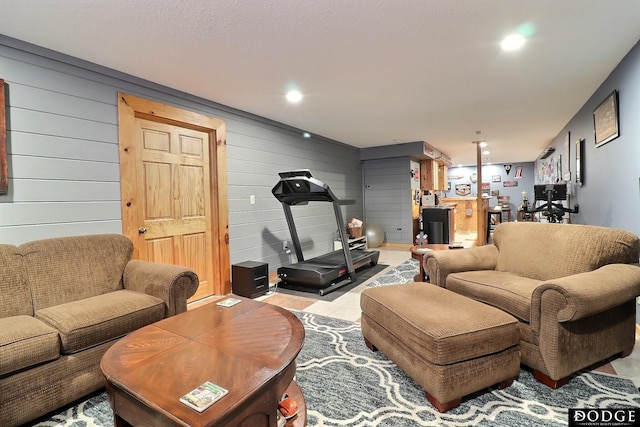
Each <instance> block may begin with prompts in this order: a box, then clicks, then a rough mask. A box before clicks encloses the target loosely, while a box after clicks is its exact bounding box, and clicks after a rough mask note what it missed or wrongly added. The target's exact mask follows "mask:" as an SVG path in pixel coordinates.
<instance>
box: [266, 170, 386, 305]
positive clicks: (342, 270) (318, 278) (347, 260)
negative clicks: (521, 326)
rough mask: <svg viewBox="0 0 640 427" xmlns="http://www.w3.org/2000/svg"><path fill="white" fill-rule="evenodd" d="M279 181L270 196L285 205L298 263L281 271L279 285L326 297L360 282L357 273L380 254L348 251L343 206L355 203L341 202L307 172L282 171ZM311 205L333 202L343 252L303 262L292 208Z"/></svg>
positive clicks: (372, 262) (279, 271)
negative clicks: (343, 287)
mask: <svg viewBox="0 0 640 427" xmlns="http://www.w3.org/2000/svg"><path fill="white" fill-rule="evenodd" d="M279 175H280V181H279V182H278V183H277V184H276V185H275V187H273V189H272V190H271V193H272V194H273V195H274V196H275V197H276V199H278V200H279V201H280V203H282V208H283V209H284V215H285V217H286V219H287V225H288V226H289V232H290V233H291V241H292V243H293V247H294V249H295V251H296V257H297V258H298V262H297V263H294V264H288V265H283V266H282V267H280V268H278V277H279V279H280V282H279V285H280V286H283V287H285V288H288V289H295V290H300V291H306V292H317V293H319V294H320V295H326V294H328V293H329V292H333V291H335V290H336V289H339V288H341V287H342V286H345V285H348V284H350V283H353V282H355V281H356V279H357V274H356V270H357V269H359V268H360V267H364V266H366V265H371V266H374V265H376V264H377V263H378V258H379V257H380V252H378V251H365V250H361V249H354V250H349V243H348V240H347V232H346V228H345V222H344V220H343V218H342V212H341V210H340V205H346V204H350V203H353V202H352V201H343V200H339V199H338V198H337V197H336V196H335V194H333V192H332V191H331V189H330V188H329V186H328V185H326V184H325V183H323V182H321V181H319V180H317V179H315V178H313V177H312V176H311V172H309V170H308V169H301V170H294V171H289V172H280V173H279ZM309 202H330V203H331V204H332V205H333V211H334V213H335V216H336V222H337V224H338V231H339V234H340V241H341V242H342V249H340V250H337V251H334V252H331V253H328V254H326V255H321V256H318V257H315V258H312V259H309V260H305V259H304V255H303V254H302V247H301V245H300V239H299V238H298V232H297V230H296V226H295V223H294V220H293V215H292V213H291V206H296V205H306V204H308V203H309Z"/></svg>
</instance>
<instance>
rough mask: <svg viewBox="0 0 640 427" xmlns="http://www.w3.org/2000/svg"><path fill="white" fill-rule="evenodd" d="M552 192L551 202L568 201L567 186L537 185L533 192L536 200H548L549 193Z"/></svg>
mask: <svg viewBox="0 0 640 427" xmlns="http://www.w3.org/2000/svg"><path fill="white" fill-rule="evenodd" d="M549 191H551V200H567V184H566V183H564V184H536V185H534V186H533V192H534V195H535V198H536V200H545V201H546V200H548V196H547V193H548V192H549Z"/></svg>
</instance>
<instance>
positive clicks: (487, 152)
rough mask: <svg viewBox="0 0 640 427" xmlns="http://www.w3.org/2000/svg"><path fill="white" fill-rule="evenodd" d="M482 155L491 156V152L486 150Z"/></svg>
mask: <svg viewBox="0 0 640 427" xmlns="http://www.w3.org/2000/svg"><path fill="white" fill-rule="evenodd" d="M482 154H484V155H485V156H488V155H489V154H491V151H489V150H484V151H483V152H482Z"/></svg>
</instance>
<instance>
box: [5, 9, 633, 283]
mask: <svg viewBox="0 0 640 427" xmlns="http://www.w3.org/2000/svg"><path fill="white" fill-rule="evenodd" d="M626 6H629V4H627V5H626ZM566 25H567V27H571V28H570V29H571V30H572V31H575V33H577V34H578V35H579V33H580V31H581V30H582V29H581V28H580V26H574V25H573V23H572V22H567V23H566ZM607 25H610V26H612V27H615V22H611V23H608V24H607ZM2 28H3V29H4V28H5V27H4V26H3V27H2ZM79 41H80V40H79ZM578 42H579V41H578ZM631 46H633V47H632V48H631V49H630V50H629V51H628V53H626V54H625V55H623V57H621V58H620V61H619V63H618V64H617V65H615V66H613V67H612V68H611V69H610V71H609V72H607V73H605V74H603V75H602V79H601V81H600V83H599V84H598V85H597V86H595V87H594V88H593V90H592V92H591V93H590V94H589V95H588V96H585V97H584V100H583V101H582V102H581V103H580V104H576V108H575V109H574V110H573V111H572V112H571V115H570V116H567V117H566V120H565V121H564V122H563V124H562V125H561V126H560V127H559V128H558V129H557V131H556V132H555V133H554V134H552V135H548V138H546V140H545V141H544V144H543V146H541V147H540V149H538V150H537V151H536V152H537V153H539V154H541V153H542V152H543V150H544V149H545V148H547V147H553V148H555V152H556V153H564V152H565V149H566V143H567V141H568V142H569V147H570V149H569V153H570V156H569V159H568V160H569V170H570V171H571V172H572V175H571V178H570V181H571V189H572V194H571V203H572V205H576V204H579V206H580V210H579V212H578V213H576V214H572V215H571V222H572V223H576V224H587V225H598V226H605V227H613V228H620V229H623V230H627V231H630V232H632V233H634V234H638V235H640V224H639V223H638V221H637V212H638V211H639V210H640V197H639V196H638V195H639V194H640V189H639V185H640V183H639V182H638V179H639V175H638V172H637V171H638V167H637V161H636V159H638V158H640V147H639V146H638V144H637V143H636V140H637V139H638V137H640V124H638V121H637V120H636V119H635V118H636V116H637V115H638V113H639V112H640V92H639V91H638V87H640V46H638V44H637V37H636V39H635V40H634V41H633V43H631ZM567 55H568V56H570V53H567ZM157 60H158V64H161V61H162V60H164V59H163V58H158V59H157ZM580 60H582V61H584V65H583V66H584V67H585V68H587V67H589V62H588V61H587V60H586V58H580ZM0 70H1V71H0V78H2V79H4V83H5V92H6V93H5V105H6V123H7V126H6V130H7V160H8V179H9V181H8V182H9V184H8V189H7V190H8V191H7V194H4V195H0V212H1V214H0V218H1V219H0V243H9V244H17V245H18V244H22V243H24V242H28V241H32V240H38V239H45V238H51V237H60V236H73V235H84V234H97V233H115V234H122V233H123V213H122V212H123V206H122V205H123V202H124V200H123V197H122V188H121V172H120V156H121V152H120V147H119V133H118V130H119V129H118V123H119V122H118V104H119V99H118V94H119V93H126V94H132V95H133V96H135V97H139V98H145V99H149V100H152V101H154V102H157V103H162V104H167V105H171V106H175V107H179V108H181V109H184V110H188V111H194V112H197V113H199V114H203V115H207V116H212V117H215V118H218V119H221V120H224V122H225V125H226V141H225V142H226V154H225V155H226V157H225V161H226V165H225V167H226V174H225V176H226V193H227V194H228V199H227V207H228V214H227V216H228V235H227V236H226V237H227V238H228V246H227V249H228V258H227V260H228V262H227V265H226V267H222V268H223V269H226V270H227V276H226V280H227V281H228V285H229V286H230V275H229V273H228V271H229V269H230V266H231V265H232V264H236V263H239V262H243V261H246V260H254V261H260V262H264V263H268V265H269V273H270V274H271V275H273V274H274V273H275V271H276V270H277V268H278V267H279V266H282V265H283V264H286V263H288V262H289V261H290V260H291V259H292V255H291V253H290V250H287V249H285V248H286V245H283V242H287V243H290V242H291V237H290V234H289V230H288V228H287V225H286V221H285V218H284V215H283V213H282V207H281V205H280V203H278V201H277V200H276V199H275V198H274V197H273V195H272V194H271V189H272V187H273V186H274V185H275V183H276V182H277V181H278V173H279V172H282V171H286V170H293V169H309V170H311V171H312V172H313V173H314V176H317V177H318V178H320V179H322V180H323V181H325V182H326V183H328V184H329V185H330V186H331V188H332V189H333V191H334V192H336V194H338V195H339V196H340V197H341V198H344V199H351V200H355V203H354V204H350V205H345V206H344V207H343V215H344V217H345V218H352V217H356V218H361V219H363V220H364V221H365V223H366V222H367V220H368V218H371V217H372V216H374V215H373V214H372V213H371V212H367V211H366V209H365V203H366V202H365V200H364V196H363V193H364V186H365V181H364V177H363V167H362V161H361V158H360V149H359V148H357V147H354V146H352V145H349V143H348V141H338V140H334V139H331V138H327V137H323V136H322V133H319V134H313V135H311V136H310V137H309V138H307V137H305V136H304V135H303V133H302V131H303V130H304V129H301V128H299V127H297V126H293V125H289V124H286V122H284V123H283V122H278V121H275V120H271V119H267V118H265V117H262V116H260V115H258V114H255V113H253V112H252V111H244V110H243V109H242V108H238V107H232V106H227V105H223V104H220V103H218V102H216V101H215V100H211V99H205V98H202V97H199V96H195V95H192V94H189V93H186V92H184V91H181V90H178V89H176V88H175V87H174V86H173V85H172V82H170V81H164V82H160V81H150V80H147V79H146V78H144V76H139V75H135V74H131V73H126V72H123V71H122V70H121V69H120V68H119V67H118V64H117V63H113V64H102V65H98V64H96V63H93V62H91V61H90V60H87V59H80V58H79V57H77V56H74V55H73V54H71V53H69V52H59V51H55V50H51V49H48V48H46V47H43V45H42V44H39V43H33V42H30V41H29V40H28V39H27V38H26V37H25V38H14V37H13V36H11V35H6V34H4V35H0ZM549 72H550V73H553V72H558V70H549ZM575 78H576V79H578V78H579V75H576V76H575ZM614 91H617V96H618V98H617V99H618V107H619V109H618V115H619V128H620V130H619V136H618V137H617V138H615V139H614V140H611V141H610V142H608V143H606V144H602V145H599V146H596V141H595V136H594V124H593V113H594V110H596V108H597V107H598V106H599V105H600V104H601V102H603V101H604V100H605V99H607V97H608V96H609V95H610V94H611V93H613V92H614ZM563 95H564V94H563V93H562V92H557V93H554V94H553V97H556V98H562V97H563ZM238 105H242V104H241V103H239V104H238ZM479 108H482V107H481V106H480V107H479ZM523 108H526V107H523ZM290 113H291V116H292V117H293V116H295V115H296V114H298V113H297V112H296V110H294V109H290ZM529 114H530V115H531V116H532V117H533V116H535V115H536V111H530V112H529ZM345 120H348V118H346V119H345ZM377 120H380V119H375V120H371V121H370V126H376V125H377V123H376V122H377ZM479 127H481V125H480V126H479ZM520 131H521V132H523V133H526V132H527V129H522V130H520ZM473 138H476V136H474V135H470V136H469V138H468V140H466V141H465V143H466V144H467V145H468V147H469V150H468V151H469V152H470V153H472V155H473V156H474V157H475V148H474V147H473V146H472V144H471V141H472V139H473ZM479 138H480V139H482V137H479ZM426 139H428V136H421V137H418V138H415V139H413V138H411V139H409V141H414V140H426ZM583 139H584V141H585V142H584V154H583V156H582V158H581V159H580V160H581V161H582V162H583V168H582V170H581V173H582V174H583V176H582V179H583V181H582V184H581V185H578V184H577V183H576V182H575V172H576V167H577V159H576V156H575V154H576V151H575V148H576V143H578V142H579V141H581V140H583ZM488 142H489V143H490V142H491V141H488ZM397 143H398V144H400V143H402V142H401V141H400V142H397ZM433 144H434V145H435V146H438V144H437V142H436V141H434V142H433ZM512 144H513V145H516V146H517V145H518V144H519V142H518V141H514V142H512ZM438 148H439V149H441V150H442V151H444V152H446V151H447V150H446V146H438ZM396 160H398V159H390V161H396ZM537 160H538V158H537V157H536V156H533V157H530V158H527V159H517V158H509V159H505V160H500V161H499V162H498V163H499V164H498V167H500V168H502V167H503V166H502V165H503V164H511V163H513V164H521V163H522V164H523V165H525V166H526V169H525V171H526V172H530V173H531V174H535V173H536V164H537ZM401 161H404V160H403V159H402V160H401ZM453 161H454V163H455V164H458V162H457V160H456V158H453ZM406 164H407V175H406V178H407V179H408V178H409V170H410V164H409V159H408V158H407V162H406ZM464 166H465V167H473V164H472V162H466V163H464ZM514 173H515V170H513V171H512V172H511V174H512V175H513V174H514ZM490 175H493V174H490ZM490 175H489V176H490ZM452 183H453V184H455V182H452ZM518 189H519V190H520V191H528V192H529V194H532V193H533V188H520V187H519V188H518ZM512 203H514V204H516V205H517V204H519V200H517V199H515V200H514V199H512ZM307 208H308V211H306V212H305V213H303V214H302V218H303V224H302V227H301V230H300V237H301V240H302V242H303V245H304V246H305V249H306V250H308V254H309V255H310V256H314V255H318V254H321V253H325V252H327V251H329V250H331V249H332V248H333V244H334V240H335V231H336V230H335V228H336V226H335V220H334V214H333V211H332V210H331V208H330V207H328V206H308V207H307ZM136 229H137V228H136ZM223 237H224V236H223ZM222 240H224V238H223V239H222ZM412 242H413V236H410V240H408V241H406V242H405V245H406V248H405V249H402V251H403V253H406V254H407V255H408V247H409V246H410V245H411V243H412ZM577 249H578V248H577Z"/></svg>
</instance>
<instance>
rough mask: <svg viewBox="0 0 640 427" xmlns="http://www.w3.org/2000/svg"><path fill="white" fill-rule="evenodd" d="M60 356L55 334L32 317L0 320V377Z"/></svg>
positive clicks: (54, 331)
mask: <svg viewBox="0 0 640 427" xmlns="http://www.w3.org/2000/svg"><path fill="white" fill-rule="evenodd" d="M59 356H60V345H59V340H58V331H56V330H55V329H54V328H52V327H51V326H48V325H45V324H44V323H42V322H41V321H39V320H38V319H35V318H33V317H31V316H24V315H20V316H13V317H4V318H1V319H0V377H1V376H3V375H7V374H10V373H13V372H16V371H19V370H21V369H25V368H29V367H31V366H35V365H38V364H40V363H44V362H48V361H50V360H54V359H57V358H58V357H59Z"/></svg>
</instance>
